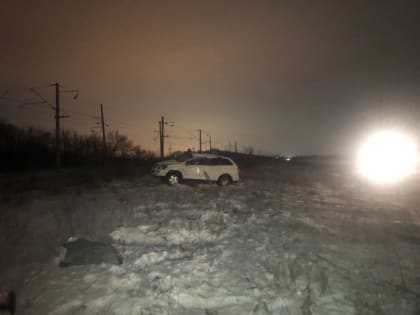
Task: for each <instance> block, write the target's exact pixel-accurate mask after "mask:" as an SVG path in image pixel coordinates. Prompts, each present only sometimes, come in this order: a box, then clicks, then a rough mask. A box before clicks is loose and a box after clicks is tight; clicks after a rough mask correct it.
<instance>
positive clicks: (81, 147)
mask: <svg viewBox="0 0 420 315" xmlns="http://www.w3.org/2000/svg"><path fill="white" fill-rule="evenodd" d="M61 151H62V165H63V167H74V166H89V165H98V164H101V163H103V162H105V163H110V164H118V163H125V162H136V161H150V160H154V159H155V158H156V157H155V154H154V153H153V152H151V151H146V150H143V149H141V147H140V146H138V145H134V144H133V142H132V141H131V140H129V139H128V137H127V136H126V135H123V134H120V133H119V132H118V131H110V132H108V134H107V136H106V150H104V145H103V141H102V137H101V136H100V135H99V134H98V133H91V134H89V135H81V134H78V133H76V132H74V131H69V130H63V131H62V132H61ZM105 152H106V153H105ZM0 161H1V163H0V171H8V170H19V169H28V168H52V167H54V165H55V164H54V163H55V134H53V133H52V132H49V131H45V130H40V129H37V128H33V127H28V128H20V127H17V126H15V125H13V124H11V123H8V122H6V121H4V120H2V119H0Z"/></svg>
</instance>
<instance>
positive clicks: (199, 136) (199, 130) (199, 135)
mask: <svg viewBox="0 0 420 315" xmlns="http://www.w3.org/2000/svg"><path fill="white" fill-rule="evenodd" d="M198 139H199V141H200V151H199V152H200V153H201V145H202V142H201V128H200V129H198Z"/></svg>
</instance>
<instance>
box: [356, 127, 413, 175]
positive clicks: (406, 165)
mask: <svg viewBox="0 0 420 315" xmlns="http://www.w3.org/2000/svg"><path fill="white" fill-rule="evenodd" d="M417 162H418V154H417V147H416V144H415V142H414V140H413V139H411V138H410V137H408V136H406V135H404V134H402V133H400V132H397V131H394V130H387V131H381V132H378V133H376V134H374V135H373V136H371V137H370V138H369V139H368V140H367V141H366V142H365V143H364V144H363V146H362V147H361V149H360V151H359V154H358V157H357V168H358V170H359V172H360V173H361V174H363V175H365V176H367V177H368V178H370V179H371V180H373V181H375V182H380V183H391V182H395V181H397V180H399V179H402V178H403V177H405V176H407V175H409V174H411V173H412V172H413V171H414V169H415V168H416V165H417Z"/></svg>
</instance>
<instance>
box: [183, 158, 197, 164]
mask: <svg viewBox="0 0 420 315" xmlns="http://www.w3.org/2000/svg"><path fill="white" fill-rule="evenodd" d="M199 160H200V159H192V160H188V161H187V162H185V164H186V165H198V163H199Z"/></svg>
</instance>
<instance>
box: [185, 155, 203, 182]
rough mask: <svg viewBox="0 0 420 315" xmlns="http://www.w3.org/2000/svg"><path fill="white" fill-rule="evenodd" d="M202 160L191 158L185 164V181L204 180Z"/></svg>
mask: <svg viewBox="0 0 420 315" xmlns="http://www.w3.org/2000/svg"><path fill="white" fill-rule="evenodd" d="M203 163H204V158H201V157H200V158H193V159H190V160H188V161H186V162H185V172H184V173H185V174H184V178H186V179H200V180H204V179H205V177H204V173H203V166H204V165H203Z"/></svg>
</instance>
